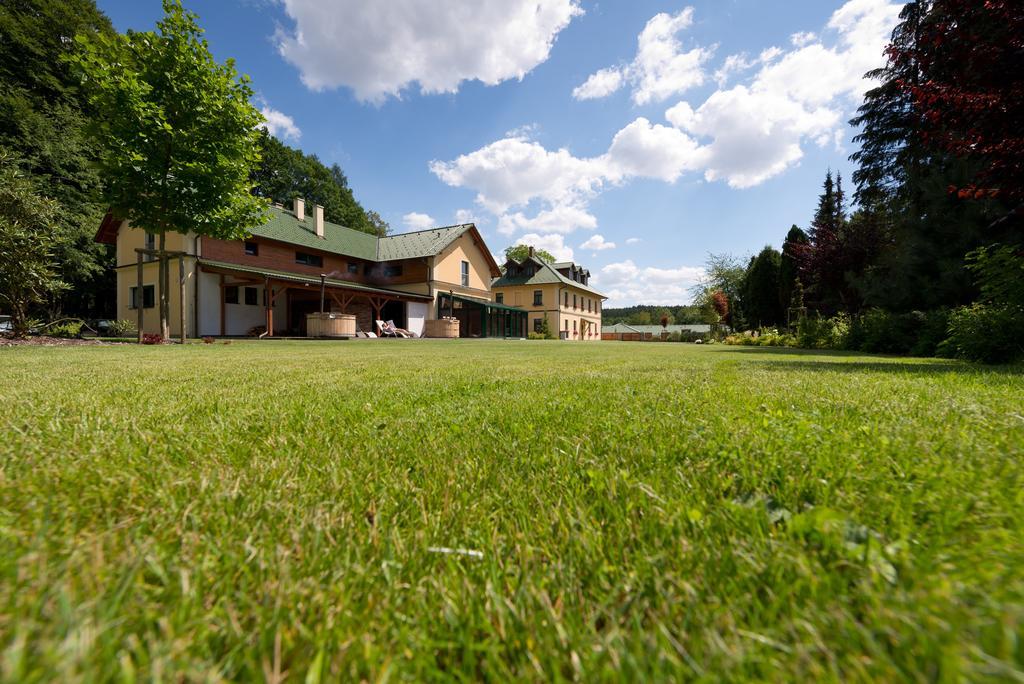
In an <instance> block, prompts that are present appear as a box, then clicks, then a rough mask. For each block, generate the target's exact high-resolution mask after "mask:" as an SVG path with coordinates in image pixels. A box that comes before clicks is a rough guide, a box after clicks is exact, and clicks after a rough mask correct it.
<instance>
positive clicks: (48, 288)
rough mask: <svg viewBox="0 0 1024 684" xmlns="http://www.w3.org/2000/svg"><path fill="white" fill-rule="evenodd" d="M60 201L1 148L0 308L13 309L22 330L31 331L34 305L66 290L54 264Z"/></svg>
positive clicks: (17, 328)
mask: <svg viewBox="0 0 1024 684" xmlns="http://www.w3.org/2000/svg"><path fill="white" fill-rule="evenodd" d="M57 220H58V205H57V203H56V202H54V201H53V200H51V199H47V198H44V197H41V196H40V195H39V194H38V191H37V188H36V187H35V184H34V183H32V181H31V180H29V179H28V178H26V177H25V175H24V174H23V173H21V172H19V171H18V169H17V166H16V165H15V164H14V163H13V161H12V159H11V157H10V156H9V154H8V153H6V152H0V307H2V308H4V309H7V310H8V311H10V314H11V320H12V323H13V325H12V328H13V329H14V333H15V334H16V335H22V334H24V333H25V332H27V328H28V323H27V321H28V317H29V313H30V310H31V307H32V306H33V305H36V304H39V303H41V302H43V301H45V300H46V298H47V297H49V296H50V295H52V294H53V293H54V292H57V291H59V290H61V289H64V287H65V284H64V283H63V282H62V281H61V280H60V277H59V273H58V270H57V268H56V266H55V264H54V252H55V251H56V247H57V242H58V238H57V236H56V234H55V232H54V229H53V227H54V225H55V224H56V223H57Z"/></svg>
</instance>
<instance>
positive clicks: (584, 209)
mask: <svg viewBox="0 0 1024 684" xmlns="http://www.w3.org/2000/svg"><path fill="white" fill-rule="evenodd" d="M899 10H900V6H899V5H898V4H896V3H895V0H849V2H847V3H846V4H845V5H843V6H842V7H841V8H840V9H839V10H838V11H836V12H835V13H834V14H833V16H832V18H831V20H830V21H829V24H828V27H827V29H828V30H827V32H826V33H827V34H828V35H829V36H830V37H831V38H832V39H833V43H834V44H833V45H831V46H826V45H825V44H824V43H822V42H820V39H819V42H813V43H809V44H807V45H805V46H803V47H798V48H792V49H790V50H788V51H787V50H783V49H781V48H777V47H769V48H767V49H766V50H764V51H762V52H761V53H760V54H759V55H758V57H756V58H747V57H745V56H742V55H740V56H733V57H730V58H726V60H725V63H724V64H723V67H722V69H720V70H719V72H720V73H722V70H723V69H724V70H725V71H724V73H723V74H722V76H723V78H728V77H729V76H730V75H731V74H736V73H739V72H741V71H744V70H753V69H754V68H755V67H756V68H757V69H756V71H753V72H752V73H750V74H749V75H748V76H747V77H746V78H745V79H744V81H745V82H742V83H739V84H736V85H734V86H731V87H729V88H724V87H720V88H719V89H718V90H716V91H715V92H714V93H713V94H711V95H710V96H709V97H708V98H707V99H706V100H705V101H704V102H703V103H702V104H700V106H698V107H697V108H696V109H695V108H694V107H692V106H691V105H690V104H689V103H687V102H685V101H683V102H679V103H678V104H676V105H675V106H673V107H671V108H669V109H668V110H667V111H666V113H665V118H666V120H667V122H668V123H670V124H671V126H666V125H663V124H655V123H652V122H651V121H649V120H648V119H646V118H643V117H638V118H636V119H634V120H633V121H631V122H630V123H628V124H626V125H625V126H623V127H622V128H621V129H620V130H619V131H618V132H617V133H616V134H615V135H614V136H613V138H612V140H611V142H610V143H609V146H608V149H607V151H606V152H604V153H603V154H599V155H597V156H593V157H577V156H576V155H574V154H572V153H571V152H570V151H569V150H568V149H565V148H559V149H553V150H552V149H547V148H545V147H544V146H543V145H541V144H540V143H538V142H536V141H535V140H532V139H530V137H529V131H523V130H517V131H511V132H510V133H512V135H508V136H506V137H505V138H503V139H501V140H497V141H495V142H493V143H490V144H489V145H485V146H484V147H482V148H480V149H478V150H476V151H473V152H469V153H467V154H463V155H460V156H459V157H457V158H455V159H453V160H451V161H433V162H431V164H430V170H431V171H432V172H433V173H434V174H435V175H436V176H437V177H438V178H439V179H441V180H442V181H443V182H445V183H446V184H448V185H450V186H452V187H460V188H468V189H471V190H473V191H474V192H475V193H476V203H477V205H478V206H479V207H481V208H482V209H484V210H486V211H488V212H490V213H491V214H493V215H494V216H495V217H496V219H497V226H498V228H497V229H498V232H499V233H501V234H503V235H515V234H517V233H530V234H537V235H540V234H543V235H546V236H551V235H564V234H568V233H571V232H573V231H575V230H578V229H587V230H594V229H596V228H597V226H598V221H597V218H596V217H595V216H594V214H593V213H592V212H591V211H590V209H589V203H590V202H591V200H593V198H594V197H595V196H596V195H598V194H599V193H600V192H602V191H603V190H605V189H607V187H608V186H617V185H621V184H624V183H627V182H629V181H630V180H632V179H635V178H650V179H656V180H661V181H665V182H669V183H672V182H675V181H677V180H678V179H679V178H680V177H682V176H683V175H684V174H686V173H699V174H702V175H703V177H704V179H705V180H707V181H719V180H722V181H725V182H726V183H728V184H729V185H730V186H731V187H734V188H748V187H752V186H755V185H758V184H760V183H763V182H765V181H766V180H768V179H769V178H772V177H773V176H776V175H778V174H780V173H782V172H783V171H785V170H786V169H788V168H790V167H791V166H793V165H794V164H796V163H798V162H799V161H800V159H802V158H803V156H804V148H805V146H806V145H808V144H816V145H820V146H824V145H829V144H838V141H840V140H841V139H842V135H843V134H844V133H845V131H846V128H845V123H844V122H845V121H846V119H848V118H849V115H850V114H851V113H852V110H853V108H854V107H855V106H856V102H857V100H858V98H859V96H860V95H861V94H862V93H863V92H864V91H865V90H866V89H867V88H868V87H869V85H870V84H868V83H867V82H865V81H864V80H863V78H862V76H863V74H864V73H865V72H867V71H868V70H870V69H872V68H874V67H876V66H878V65H880V64H881V63H882V62H883V61H884V59H885V58H884V48H885V45H886V44H887V41H888V36H889V34H890V32H891V29H892V27H893V26H894V25H895V23H896V20H897V16H898V13H899ZM659 16H663V19H660V20H659V21H660V22H669V23H672V22H674V24H673V25H675V26H680V25H682V24H685V23H686V22H685V21H683V18H685V19H686V21H690V20H691V19H692V16H691V15H690V14H688V13H686V12H683V13H680V15H676V16H675V17H669V16H668V15H659ZM656 19H657V17H656ZM653 21H654V20H653V19H652V22H653ZM649 26H650V23H649ZM645 31H646V29H645ZM655 33H658V32H657V31H656V32H655ZM663 33H664V32H663V31H662V34H663ZM638 59H639V55H638ZM730 60H731V61H730ZM633 68H634V67H633V66H632V65H631V66H630V67H628V69H630V70H631V69H633ZM624 73H625V72H624ZM630 82H631V83H633V85H634V89H636V88H640V87H641V85H642V82H643V81H642V79H637V80H633V74H632V73H630ZM637 92H639V91H637V90H634V95H636V93H637ZM649 92H651V93H653V92H654V91H649ZM651 97H654V95H653V94H652V95H651Z"/></svg>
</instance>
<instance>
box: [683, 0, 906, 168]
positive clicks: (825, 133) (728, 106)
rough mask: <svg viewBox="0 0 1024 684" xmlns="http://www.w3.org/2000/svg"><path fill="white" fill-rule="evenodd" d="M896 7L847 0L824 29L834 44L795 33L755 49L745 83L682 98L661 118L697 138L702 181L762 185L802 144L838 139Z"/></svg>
mask: <svg viewBox="0 0 1024 684" xmlns="http://www.w3.org/2000/svg"><path fill="white" fill-rule="evenodd" d="M899 11H900V5H898V4H896V3H894V2H890V0H849V2H847V3H846V4H845V5H843V6H842V7H840V8H839V9H838V10H837V11H836V12H835V13H834V14H833V15H832V18H831V19H830V21H829V23H828V26H827V28H828V29H829V31H831V32H832V34H834V35H835V45H834V46H832V47H827V46H826V45H825V44H824V43H823V42H821V39H820V38H818V37H817V36H815V35H814V34H807V33H804V34H796V35H795V36H794V38H793V43H794V44H798V43H800V44H802V45H801V46H799V47H796V48H795V49H793V50H791V51H789V52H786V51H784V50H780V49H779V48H769V49H767V50H765V51H764V52H762V53H761V55H760V57H759V58H758V61H759V62H760V63H761V69H760V70H759V71H758V72H757V73H756V74H755V75H754V76H753V78H752V80H751V82H750V83H748V84H741V85H736V86H733V87H732V88H730V89H728V90H723V89H719V90H718V91H716V92H715V93H713V94H712V95H711V96H710V97H708V99H707V100H706V101H705V102H704V103H703V104H702V105H700V106H699V107H697V109H696V110H694V109H693V107H691V106H690V104H689V103H687V102H680V103H678V104H677V105H675V106H674V107H672V108H670V109H669V110H668V111H667V112H666V113H665V118H666V119H668V121H669V122H670V123H672V124H673V125H674V126H675V127H676V128H678V129H679V130H681V131H685V132H686V133H688V134H689V135H691V136H693V137H694V138H696V139H697V140H698V141H700V142H702V143H703V144H702V147H701V152H702V154H703V158H702V159H701V161H702V163H703V164H704V177H705V178H706V179H707V180H709V181H714V180H725V181H726V182H728V183H729V185H730V186H732V187H736V188H747V187H751V186H754V185H758V184H760V183H763V182H764V181H765V180H767V179H769V178H771V177H773V176H776V175H778V174H780V173H782V172H783V171H785V170H786V169H787V168H789V167H791V166H792V165H794V164H796V163H797V162H799V160H800V159H801V158H802V157H803V155H804V151H803V148H804V145H805V144H806V143H812V144H817V145H819V146H824V145H827V144H829V143H834V142H836V141H837V140H840V139H841V137H842V134H843V132H844V130H845V128H844V121H845V120H846V119H847V118H848V117H849V115H850V114H851V110H852V108H853V106H854V105H855V103H856V101H857V100H858V99H859V97H860V96H861V95H863V93H864V92H865V91H866V90H867V89H868V88H869V87H870V84H869V83H867V82H865V81H864V79H863V75H864V73H866V72H867V71H869V70H870V69H872V68H875V67H877V66H879V65H880V64H881V63H882V62H883V60H884V55H883V51H884V48H885V46H886V44H887V42H888V39H889V35H890V33H891V31H892V27H893V26H894V25H895V23H896V21H897V17H898V14H899ZM728 63H729V60H726V66H728ZM738 64H739V62H734V68H733V69H732V70H733V71H735V70H736V68H738ZM724 68H725V67H723V69H724ZM727 71H728V70H727ZM725 76H728V73H726V74H725Z"/></svg>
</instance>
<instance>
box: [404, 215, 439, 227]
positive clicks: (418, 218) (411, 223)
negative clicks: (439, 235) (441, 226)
mask: <svg viewBox="0 0 1024 684" xmlns="http://www.w3.org/2000/svg"><path fill="white" fill-rule="evenodd" d="M402 223H404V224H405V226H406V228H409V229H410V230H426V229H427V228H433V227H434V226H436V225H437V222H436V221H434V217H433V216H431V215H430V214H421V213H419V212H417V211H413V212H409V213H408V214H406V215H405V216H403V217H402Z"/></svg>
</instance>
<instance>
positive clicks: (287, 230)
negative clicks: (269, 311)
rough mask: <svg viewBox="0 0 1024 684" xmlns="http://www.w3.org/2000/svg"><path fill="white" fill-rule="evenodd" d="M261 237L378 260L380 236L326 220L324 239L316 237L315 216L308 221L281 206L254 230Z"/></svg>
mask: <svg viewBox="0 0 1024 684" xmlns="http://www.w3.org/2000/svg"><path fill="white" fill-rule="evenodd" d="M250 232H251V233H252V234H253V235H255V236H257V237H262V238H267V239H268V240H278V241H280V242H287V243H289V244H292V245H300V246H302V247H309V248H310V249H318V250H322V251H324V252H333V253H334V254H342V255H344V256H352V257H357V258H359V259H365V260H367V261H377V236H376V235H370V234H369V233H363V232H361V231H358V230H353V229H351V228H346V227H345V226H339V225H338V224H337V223H330V222H328V221H324V237H322V238H320V237H317V236H316V227H315V226H314V224H313V217H312V216H307V217H306V219H305V220H304V221H300V220H299V219H297V218H295V214H293V213H292V212H290V211H285V210H284V209H280V208H278V207H271V208H270V219H269V220H267V222H266V223H264V224H263V225H262V226H258V227H257V228H253V229H252V231H250Z"/></svg>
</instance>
